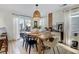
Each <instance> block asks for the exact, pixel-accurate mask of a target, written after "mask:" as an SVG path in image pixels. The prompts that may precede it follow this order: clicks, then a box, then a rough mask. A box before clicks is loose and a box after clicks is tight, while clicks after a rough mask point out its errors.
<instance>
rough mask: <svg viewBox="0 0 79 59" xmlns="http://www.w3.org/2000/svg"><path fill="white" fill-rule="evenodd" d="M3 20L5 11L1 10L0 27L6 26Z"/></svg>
mask: <svg viewBox="0 0 79 59" xmlns="http://www.w3.org/2000/svg"><path fill="white" fill-rule="evenodd" d="M3 20H4V13H2V12H1V11H0V27H4V26H5V24H4V21H3Z"/></svg>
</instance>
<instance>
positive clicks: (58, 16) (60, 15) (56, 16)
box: [53, 10, 64, 24]
mask: <svg viewBox="0 0 79 59" xmlns="http://www.w3.org/2000/svg"><path fill="white" fill-rule="evenodd" d="M59 22H64V12H63V11H62V10H59V11H56V12H53V24H56V23H59Z"/></svg>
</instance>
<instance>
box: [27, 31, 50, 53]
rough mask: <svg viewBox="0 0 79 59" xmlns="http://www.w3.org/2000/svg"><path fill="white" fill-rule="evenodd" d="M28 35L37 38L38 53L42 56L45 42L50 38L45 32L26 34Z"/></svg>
mask: <svg viewBox="0 0 79 59" xmlns="http://www.w3.org/2000/svg"><path fill="white" fill-rule="evenodd" d="M26 34H27V35H31V36H32V37H35V38H36V40H37V43H38V45H37V47H38V53H39V54H42V53H44V44H43V41H46V40H47V39H48V38H49V37H47V36H46V35H45V34H43V32H39V33H33V32H26Z"/></svg>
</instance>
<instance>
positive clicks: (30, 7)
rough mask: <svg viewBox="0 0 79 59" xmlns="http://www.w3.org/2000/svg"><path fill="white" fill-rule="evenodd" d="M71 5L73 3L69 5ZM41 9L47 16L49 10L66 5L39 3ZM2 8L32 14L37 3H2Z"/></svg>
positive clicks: (0, 6)
mask: <svg viewBox="0 0 79 59" xmlns="http://www.w3.org/2000/svg"><path fill="white" fill-rule="evenodd" d="M67 6H71V5H67ZM38 7H39V10H40V13H41V15H42V16H46V15H47V13H49V12H54V11H57V10H60V9H62V8H63V7H65V5H63V4H39V6H38ZM0 9H2V10H6V11H9V12H12V13H16V14H21V15H28V16H32V15H33V12H34V10H35V9H36V6H35V4H0Z"/></svg>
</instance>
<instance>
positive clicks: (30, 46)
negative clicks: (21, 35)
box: [29, 45, 31, 54]
mask: <svg viewBox="0 0 79 59" xmlns="http://www.w3.org/2000/svg"><path fill="white" fill-rule="evenodd" d="M30 51H31V45H29V54H30Z"/></svg>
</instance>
